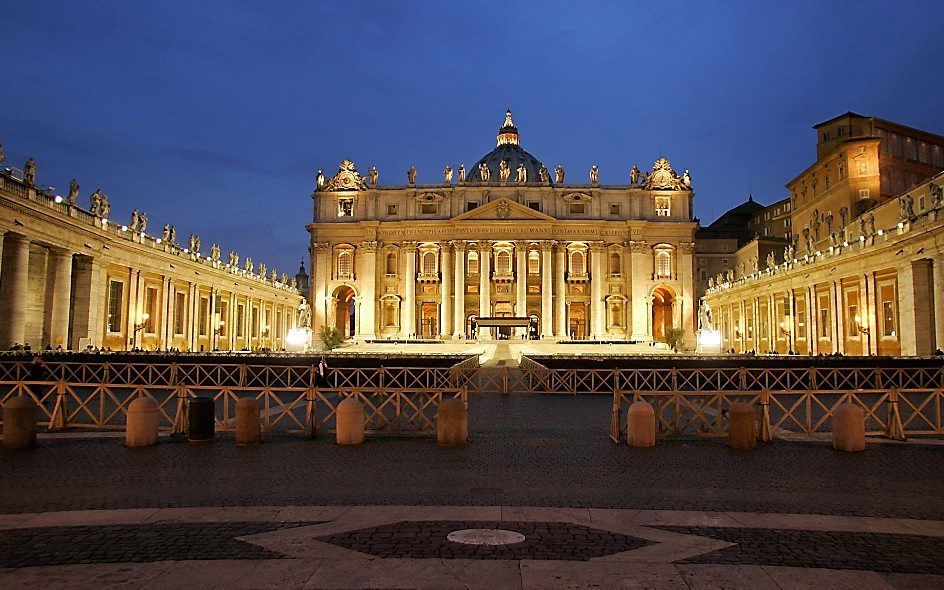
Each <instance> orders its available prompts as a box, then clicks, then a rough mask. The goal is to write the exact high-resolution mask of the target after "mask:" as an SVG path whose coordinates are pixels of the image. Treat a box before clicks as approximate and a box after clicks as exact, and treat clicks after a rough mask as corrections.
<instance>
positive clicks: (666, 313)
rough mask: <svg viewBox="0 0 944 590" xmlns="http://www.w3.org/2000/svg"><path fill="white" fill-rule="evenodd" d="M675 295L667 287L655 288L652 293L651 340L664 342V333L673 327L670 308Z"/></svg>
mask: <svg viewBox="0 0 944 590" xmlns="http://www.w3.org/2000/svg"><path fill="white" fill-rule="evenodd" d="M674 304H675V293H673V292H672V289H670V288H668V287H656V289H655V290H654V291H653V292H652V339H653V340H659V341H661V340H665V332H666V330H667V329H669V328H671V327H673V326H674V325H675V324H674V321H673V318H672V307H673V306H674Z"/></svg>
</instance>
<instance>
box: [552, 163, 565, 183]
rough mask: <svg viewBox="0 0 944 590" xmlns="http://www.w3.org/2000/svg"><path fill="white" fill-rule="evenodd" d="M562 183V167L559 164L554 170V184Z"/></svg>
mask: <svg viewBox="0 0 944 590" xmlns="http://www.w3.org/2000/svg"><path fill="white" fill-rule="evenodd" d="M562 182H564V167H563V166H561V165H560V164H558V165H557V167H556V168H554V184H561V183H562Z"/></svg>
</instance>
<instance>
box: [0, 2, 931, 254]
mask: <svg viewBox="0 0 944 590" xmlns="http://www.w3.org/2000/svg"><path fill="white" fill-rule="evenodd" d="M2 18H3V24H4V27H3V28H4V32H3V34H2V35H0V48H2V51H0V60H2V66H3V70H2V71H3V82H2V83H0V141H2V142H3V146H4V149H5V151H6V154H7V163H6V165H15V166H17V167H20V166H21V165H22V162H23V161H25V159H26V158H27V157H28V156H31V155H32V156H34V157H35V158H36V159H37V162H38V164H39V169H38V182H39V183H40V184H43V185H52V186H54V187H56V188H57V189H58V190H59V192H62V193H63V194H64V193H65V192H67V187H68V183H69V179H70V178H72V177H73V176H75V177H77V178H78V180H79V182H80V183H81V186H82V202H83V203H85V204H86V206H87V203H88V195H89V194H90V193H91V192H92V191H93V190H94V189H95V188H96V187H101V188H102V190H103V191H105V192H106V193H108V194H109V196H110V198H111V201H112V204H113V213H112V218H113V219H119V220H120V219H126V218H127V217H128V215H129V214H130V211H131V209H132V208H134V207H137V208H138V209H142V210H145V211H147V212H148V213H149V214H150V220H151V228H153V229H155V231H156V232H158V233H159V231H160V227H161V226H163V224H164V223H165V222H169V223H172V224H175V225H176V226H177V233H178V236H184V237H185V236H187V235H188V234H189V233H190V232H195V233H197V234H199V235H200V236H201V238H202V242H203V244H204V249H205V250H206V249H208V248H209V244H210V243H212V242H218V243H220V244H221V246H222V248H223V251H224V255H225V252H227V251H229V250H230V249H235V250H238V251H239V252H240V253H241V254H242V255H243V256H245V255H251V256H252V257H254V258H255V260H256V261H264V262H266V263H267V264H268V265H269V266H270V268H271V267H272V266H273V265H274V266H276V267H277V268H279V270H286V271H289V270H291V271H294V269H295V268H297V265H298V263H299V261H300V260H301V259H303V258H306V259H307V254H306V247H307V243H308V234H307V232H306V231H305V229H304V225H305V223H307V222H308V221H310V219H311V198H310V195H311V191H312V188H313V183H314V176H315V172H316V171H317V169H318V168H324V169H325V171H326V172H327V173H329V174H331V173H333V172H334V171H336V170H337V165H338V162H339V161H340V160H342V159H344V158H351V159H353V160H354V161H355V162H356V164H357V166H358V168H359V169H360V170H361V171H362V172H364V171H366V170H367V168H368V167H369V166H371V165H375V166H377V168H378V169H379V170H380V181H381V183H403V182H405V180H406V170H407V168H409V166H410V165H411V164H412V165H415V166H416V168H417V169H418V171H419V173H418V181H419V182H438V181H440V180H441V179H442V169H443V166H444V165H445V164H447V163H449V164H452V165H453V166H456V165H458V164H459V163H465V164H466V166H469V165H470V164H472V163H474V162H475V161H476V160H477V159H478V158H479V157H481V156H482V155H483V154H485V153H486V152H488V151H489V150H491V149H492V148H493V147H494V141H495V134H496V131H497V129H498V127H499V125H500V123H501V122H502V119H503V114H504V110H505V108H506V107H507V106H509V105H510V106H511V108H512V110H513V111H514V115H515V122H516V123H517V125H518V127H519V130H520V132H521V141H522V145H523V147H524V148H525V149H527V150H528V151H530V152H531V153H532V154H534V155H535V156H536V157H538V158H539V159H540V160H542V161H544V162H545V163H546V164H548V166H549V167H553V166H554V165H556V164H557V163H558V162H560V163H563V165H564V166H565V167H566V168H567V171H568V177H567V178H568V180H573V181H574V182H582V181H584V179H585V178H586V173H587V172H586V171H587V170H588V169H589V167H590V166H591V164H594V163H596V164H597V165H599V167H600V179H601V182H604V183H625V182H627V181H628V170H629V168H630V167H631V166H632V165H633V164H634V163H638V164H639V165H640V167H641V168H643V169H648V168H649V167H650V166H651V164H652V162H653V161H654V160H655V159H656V158H657V157H659V156H660V155H664V156H666V157H668V158H669V159H670V160H671V161H672V163H673V164H674V166H675V167H676V169H678V170H681V169H684V168H688V169H690V170H691V173H692V178H693V181H694V186H695V190H696V193H695V211H696V214H697V215H698V216H699V217H700V218H701V220H702V223H703V224H706V225H707V223H709V222H710V221H712V220H713V219H714V218H715V217H717V216H718V215H720V214H721V213H722V212H723V211H725V210H726V209H728V208H729V207H731V206H734V205H736V204H737V203H739V202H741V201H743V200H744V199H745V198H746V197H747V194H748V189H749V187H750V188H751V189H752V191H753V194H754V198H755V199H758V200H760V201H762V202H771V201H773V200H775V199H778V198H782V197H784V196H786V190H785V189H784V184H785V183H786V182H787V181H789V180H790V179H792V178H793V177H794V176H796V175H797V174H798V173H799V172H801V171H802V170H803V169H804V168H806V167H807V166H808V165H810V164H811V163H812V162H813V160H814V157H815V141H816V137H815V134H814V132H813V131H812V129H811V126H812V125H814V124H815V123H818V122H820V121H822V120H825V119H828V118H830V117H833V116H835V115H838V114H841V113H843V112H845V111H847V110H854V111H856V112H859V113H862V114H867V115H874V116H878V117H882V118H886V119H891V120H893V121H896V122H900V123H904V124H907V125H911V126H913V127H917V128H920V129H927V130H930V131H934V132H937V133H944V121H942V118H941V112H942V110H941V104H942V102H941V101H942V97H944V67H942V65H941V62H942V60H944V8H942V5H941V3H940V1H937V2H912V1H909V2H892V1H889V2H879V3H873V2H836V1H833V2H795V1H791V2H759V1H753V2H743V3H739V2H725V3H721V2H657V3H640V4H631V3H629V2H612V3H606V2H587V3H585V2H572V1H570V2H534V3H516V2H481V1H476V2H468V3H453V2H429V3H413V2H364V3H362V2H330V3H329V2H299V3H275V2H248V1H247V2H206V1H201V2H192V1H191V2H171V1H162V2H143V1H133V0H128V1H123V2H79V1H68V2H63V1H57V2H44V1H40V2H36V1H31V2H6V3H4V4H3V17H2Z"/></svg>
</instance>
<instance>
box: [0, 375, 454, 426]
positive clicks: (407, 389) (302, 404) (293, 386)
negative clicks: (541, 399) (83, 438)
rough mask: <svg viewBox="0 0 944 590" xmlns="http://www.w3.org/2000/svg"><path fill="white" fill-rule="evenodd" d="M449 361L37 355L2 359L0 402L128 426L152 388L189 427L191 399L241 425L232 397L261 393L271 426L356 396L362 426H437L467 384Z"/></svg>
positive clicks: (175, 419) (164, 417)
mask: <svg viewBox="0 0 944 590" xmlns="http://www.w3.org/2000/svg"><path fill="white" fill-rule="evenodd" d="M450 371H451V368H450V367H386V368H384V367H381V368H332V369H329V370H328V371H327V373H326V375H325V376H324V378H322V377H321V376H320V375H318V374H317V373H316V367H313V366H310V365H251V364H234V363H225V364H224V363H217V364H214V363H193V364H180V363H156V362H147V361H146V360H144V359H142V360H141V361H135V362H123V363H105V362H103V363H94V362H76V361H48V362H44V363H41V364H37V363H35V362H33V361H32V360H29V361H26V360H24V361H22V362H15V363H3V364H0V402H5V401H6V400H7V399H9V398H11V397H16V396H21V395H22V396H29V397H30V398H32V399H33V400H34V401H35V402H36V404H37V411H38V413H39V414H38V417H39V422H40V424H41V425H44V426H46V427H47V428H48V429H49V430H62V429H65V428H90V429H103V430H109V429H122V428H124V427H125V422H126V417H127V410H128V406H129V405H130V404H131V402H132V401H134V399H136V398H137V397H139V396H143V395H148V396H151V397H153V398H154V399H155V400H156V401H157V403H158V409H159V411H160V420H161V426H162V427H163V428H165V429H170V430H173V431H174V432H176V433H182V432H184V431H185V430H186V405H187V404H186V399H187V398H188V397H196V396H206V397H212V398H213V399H214V400H216V401H217V404H216V406H217V427H218V428H219V429H220V430H228V429H231V428H233V427H234V425H235V409H236V401H237V400H238V399H239V398H241V397H253V398H255V399H258V400H259V402H260V406H261V410H262V417H263V428H264V430H266V431H271V430H285V431H288V432H304V433H305V434H307V435H309V436H313V435H314V434H315V433H316V432H318V431H319V430H329V431H330V430H333V428H334V418H335V410H336V408H337V404H338V403H340V401H341V400H343V399H344V398H346V397H352V396H353V397H356V398H357V399H358V401H360V402H361V403H363V404H364V408H365V411H366V420H367V422H366V432H368V433H374V434H379V433H390V434H401V435H403V434H421V435H429V434H435V431H436V428H435V413H436V410H437V408H438V406H439V403H440V402H441V401H442V400H443V399H445V398H449V397H457V398H460V399H462V400H463V402H465V403H466V404H467V403H468V401H467V399H468V396H467V388H466V387H465V386H464V385H463V386H453V385H451V383H450V380H451V378H452V373H451V372H450Z"/></svg>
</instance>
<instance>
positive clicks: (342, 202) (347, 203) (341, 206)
mask: <svg viewBox="0 0 944 590" xmlns="http://www.w3.org/2000/svg"><path fill="white" fill-rule="evenodd" d="M338 217H354V199H338Z"/></svg>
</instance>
